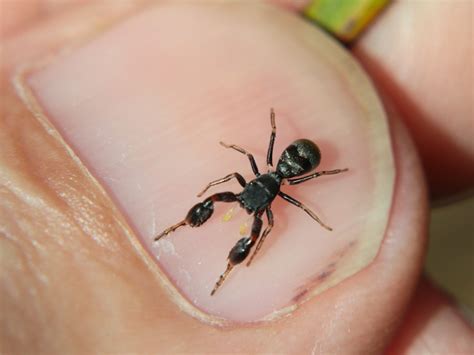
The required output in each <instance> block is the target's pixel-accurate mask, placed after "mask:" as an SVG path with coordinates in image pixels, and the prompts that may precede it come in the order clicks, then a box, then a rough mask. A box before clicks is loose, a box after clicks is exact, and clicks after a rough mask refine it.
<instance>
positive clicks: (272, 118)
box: [267, 108, 276, 171]
mask: <svg viewBox="0 0 474 355" xmlns="http://www.w3.org/2000/svg"><path fill="white" fill-rule="evenodd" d="M270 123H271V125H272V133H271V135H270V143H269V144H268V151H267V166H268V170H269V171H270V170H271V168H273V145H274V144H275V136H276V125H275V111H273V108H271V109H270Z"/></svg>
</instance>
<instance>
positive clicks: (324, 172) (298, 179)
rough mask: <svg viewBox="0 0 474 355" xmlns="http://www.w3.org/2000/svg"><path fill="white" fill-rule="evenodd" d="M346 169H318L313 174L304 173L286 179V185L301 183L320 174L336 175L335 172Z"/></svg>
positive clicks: (341, 171)
mask: <svg viewBox="0 0 474 355" xmlns="http://www.w3.org/2000/svg"><path fill="white" fill-rule="evenodd" d="M348 170H349V169H347V168H346V169H336V170H325V171H318V172H316V173H314V174H311V175H306V176H302V177H299V178H295V179H287V181H288V185H296V184H301V183H302V182H305V181H308V180H311V179H314V178H317V177H319V176H322V175H336V174H339V173H343V172H346V171H348Z"/></svg>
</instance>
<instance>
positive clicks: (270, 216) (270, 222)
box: [247, 207, 273, 266]
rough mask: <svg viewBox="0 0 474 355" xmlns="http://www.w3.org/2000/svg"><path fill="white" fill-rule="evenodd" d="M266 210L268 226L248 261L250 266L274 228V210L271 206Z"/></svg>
mask: <svg viewBox="0 0 474 355" xmlns="http://www.w3.org/2000/svg"><path fill="white" fill-rule="evenodd" d="M265 212H266V213H267V220H268V226H267V228H265V229H264V230H263V233H262V236H261V237H260V239H259V240H258V243H257V246H256V247H255V250H254V252H253V254H252V256H251V257H250V260H249V261H248V262H247V266H250V264H251V263H252V260H253V259H254V258H255V255H257V253H258V251H259V250H260V248H261V247H262V244H263V242H264V241H265V238H266V237H267V235H268V234H269V233H270V231H271V230H272V228H273V212H272V210H271V208H270V207H267V208H266V210H265Z"/></svg>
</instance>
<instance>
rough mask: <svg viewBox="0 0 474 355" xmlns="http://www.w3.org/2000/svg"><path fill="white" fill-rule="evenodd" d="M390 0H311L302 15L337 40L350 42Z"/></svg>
mask: <svg viewBox="0 0 474 355" xmlns="http://www.w3.org/2000/svg"><path fill="white" fill-rule="evenodd" d="M389 2H390V0H313V1H311V3H310V4H309V5H308V6H307V7H306V9H305V10H304V11H303V13H304V15H305V16H306V17H307V18H309V19H310V20H312V21H314V22H316V23H317V24H319V25H320V26H321V27H323V28H325V29H326V30H327V31H329V32H330V33H331V34H333V35H334V36H335V37H337V38H338V39H339V40H341V41H342V42H345V43H350V42H352V41H353V40H354V39H355V38H356V37H357V36H358V35H359V34H360V33H361V32H362V31H363V30H364V29H365V28H366V27H367V26H368V25H369V24H370V23H371V22H372V20H373V19H374V18H375V16H376V15H377V14H378V13H379V12H380V11H381V10H382V9H383V8H384V7H385V6H386V5H387V4H388V3H389Z"/></svg>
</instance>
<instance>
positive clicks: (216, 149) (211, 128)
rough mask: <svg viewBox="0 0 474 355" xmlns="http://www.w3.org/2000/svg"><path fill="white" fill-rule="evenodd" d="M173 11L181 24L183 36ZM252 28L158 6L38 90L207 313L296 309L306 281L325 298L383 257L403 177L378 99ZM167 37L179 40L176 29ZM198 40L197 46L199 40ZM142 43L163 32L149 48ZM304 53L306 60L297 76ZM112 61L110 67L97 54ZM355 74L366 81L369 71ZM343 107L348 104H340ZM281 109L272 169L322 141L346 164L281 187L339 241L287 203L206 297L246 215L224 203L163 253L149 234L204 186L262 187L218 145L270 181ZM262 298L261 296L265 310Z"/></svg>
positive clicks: (330, 159) (334, 159)
mask: <svg viewBox="0 0 474 355" xmlns="http://www.w3.org/2000/svg"><path fill="white" fill-rule="evenodd" d="M275 16H281V15H280V14H279V13H277V14H276V15H275ZM178 17H180V18H181V19H183V17H184V19H185V21H184V23H185V25H184V26H181V27H180V28H179V30H178V31H175V30H173V29H174V24H175V20H176V19H177V18H178ZM243 26H244V27H243V28H242V30H241V31H239V32H238V34H237V33H236V32H235V29H234V28H235V24H234V23H231V22H230V21H229V22H228V24H226V23H225V19H224V20H223V19H222V16H221V14H220V13H219V12H218V11H215V10H213V11H207V10H206V11H200V8H199V7H194V6H189V7H182V8H180V7H170V8H159V11H148V12H146V13H144V14H142V15H140V16H137V17H135V18H133V19H131V20H129V21H128V22H126V23H124V24H122V25H120V26H119V27H117V28H115V29H113V30H112V31H110V32H108V33H106V34H104V35H103V36H100V37H99V38H97V39H96V40H94V41H92V42H90V43H88V44H87V45H85V46H83V47H82V48H80V49H78V50H76V51H74V53H73V55H70V56H65V57H64V58H60V59H58V60H57V61H55V62H54V64H51V65H48V66H47V67H46V68H45V69H42V70H40V71H38V72H36V73H35V74H33V75H32V76H31V77H30V79H29V83H30V84H31V86H32V88H33V89H34V91H35V92H36V93H37V96H38V98H39V101H40V102H41V104H42V105H43V106H44V108H45V110H46V112H47V115H48V116H49V117H50V119H51V120H52V122H53V123H54V125H55V126H56V127H57V128H58V129H59V130H60V132H61V133H62V134H63V137H64V138H65V139H66V141H68V142H69V144H70V145H71V146H72V147H73V148H74V150H75V152H76V153H77V154H78V155H79V157H80V158H81V159H82V161H84V163H85V164H86V165H87V166H88V168H89V169H90V171H91V172H92V173H93V174H94V175H95V176H96V177H97V178H98V179H99V181H100V182H101V183H102V184H103V185H104V187H105V188H106V189H107V190H108V191H109V192H110V193H111V194H112V196H113V198H114V199H115V201H116V202H117V204H118V205H119V206H120V208H121V209H122V211H123V212H124V213H125V214H126V217H127V219H128V221H129V222H130V223H131V225H132V226H133V227H134V229H135V231H136V232H137V233H138V234H139V235H140V237H141V239H142V241H143V242H144V244H145V245H146V247H147V249H148V250H149V251H150V252H151V253H152V254H153V255H154V256H155V257H156V259H157V260H158V262H159V263H160V265H161V267H162V268H163V270H164V271H165V273H166V274H167V275H168V277H169V278H170V279H171V281H172V282H173V283H174V284H175V285H176V286H177V288H178V289H179V290H180V292H181V293H182V294H183V295H184V296H185V297H186V298H187V299H188V300H189V301H190V302H191V303H192V304H193V305H194V306H196V307H197V308H199V309H201V310H203V311H204V312H207V313H210V314H212V315H215V316H219V317H223V318H226V319H230V320H236V321H255V320H258V319H261V318H263V317H265V316H268V315H270V314H271V313H272V312H273V311H275V310H279V309H281V308H284V307H285V306H288V305H291V304H293V303H294V298H296V299H297V300H298V301H299V300H301V299H302V298H303V297H302V295H301V293H302V292H303V293H304V294H306V293H307V292H308V288H309V287H314V286H319V287H320V288H321V289H323V288H327V287H328V286H329V285H331V284H334V283H336V282H338V281H340V280H341V279H343V278H344V277H347V276H349V275H351V274H353V273H354V272H356V271H357V270H358V269H360V267H363V266H365V264H366V263H367V262H369V261H370V260H371V259H372V258H373V256H374V255H375V252H376V250H377V242H376V241H377V240H378V241H380V240H381V235H382V234H381V233H383V230H384V225H385V223H386V219H387V213H388V208H389V206H390V204H389V201H390V196H391V194H392V187H391V186H392V184H393V173H391V170H392V169H393V167H392V166H391V164H390V162H391V157H390V147H389V143H388V137H387V133H388V132H387V130H386V128H384V124H383V121H382V123H380V121H381V120H383V117H382V115H383V114H382V111H381V110H380V109H379V108H378V106H377V105H378V103H377V101H376V100H373V99H372V101H370V100H371V98H369V101H368V102H369V104H370V105H371V109H372V110H375V111H377V110H379V111H378V112H376V113H375V115H374V114H371V113H369V112H367V111H366V109H365V108H364V106H363V105H364V104H365V103H364V101H363V100H364V98H363V97H362V96H358V93H357V89H359V88H360V86H356V87H353V86H350V85H349V86H348V85H347V83H346V82H345V81H346V80H345V79H343V77H342V75H343V74H339V73H338V70H339V67H338V66H337V65H336V64H337V63H336V64H335V65H332V66H329V65H327V64H328V63H327V61H326V58H325V57H324V56H321V55H320V56H315V57H314V58H307V57H305V56H304V55H303V51H305V50H306V47H304V46H302V45H301V44H300V43H298V42H293V40H291V39H289V40H284V39H283V40H282V41H280V42H278V43H275V44H274V45H268V46H265V47H262V46H261V45H260V44H259V43H271V40H270V37H269V36H274V35H275V33H270V32H268V31H267V30H262V29H261V28H260V27H248V25H247V24H245V20H244V23H243ZM217 29H218V31H217ZM305 30H306V28H305ZM171 31H173V37H169V36H168V35H167V34H168V33H170V32H171ZM274 31H278V29H275V30H274ZM309 31H313V30H312V29H309ZM191 32H192V33H193V36H195V35H197V36H199V38H200V41H199V42H193V41H190V37H189V36H190V33H191ZM216 32H218V35H217V34H216ZM146 33H153V34H154V35H153V36H154V40H153V42H152V43H150V42H149V40H148V37H147V36H146ZM276 33H277V34H278V35H279V36H280V35H283V34H284V32H283V31H281V32H276ZM315 35H316V34H315ZM291 46H292V47H293V49H292V51H288V50H287V48H288V47H291ZM331 46H332V44H331V45H327V47H329V48H330V49H332V50H336V49H337V48H335V47H331ZM327 47H325V48H327ZM203 48H206V49H205V50H203ZM333 48H334V49H333ZM125 53H140V55H136V54H133V55H126V54H125ZM249 53H251V54H252V55H251V57H249V55H248V54H249ZM295 55H297V56H299V57H301V58H306V59H303V60H301V61H300V62H299V63H298V66H293V67H288V65H287V63H289V62H292V61H294V59H293V58H294V56H295ZM110 56H112V57H113V58H114V60H113V61H112V62H110V61H108V60H107V61H103V60H102V59H101V58H108V57H110ZM235 68H239V70H238V75H234V74H233V73H237V71H235ZM85 72H86V73H88V75H84V74H83V73H85ZM131 73H133V75H131ZM308 73H311V75H309V76H308ZM340 75H341V76H340ZM315 77H317V78H318V80H313V79H312V78H315ZM353 80H359V81H362V79H360V74H359V76H354V77H353ZM125 82H126V85H123V83H125ZM361 85H362V84H361ZM344 86H346V87H344ZM309 93H311V94H309ZM336 98H337V99H336ZM334 100H337V101H339V102H341V103H344V104H339V105H336V106H335V105H334ZM216 103H217V104H216ZM271 106H274V107H275V110H276V118H277V122H276V124H277V140H276V146H275V157H274V160H275V164H276V162H277V160H278V157H279V154H280V152H281V151H282V150H283V149H284V148H285V147H286V146H287V145H288V144H290V143H291V142H292V141H293V140H295V139H297V138H303V137H304V138H310V139H312V140H314V141H316V142H317V143H318V144H319V146H320V149H321V151H322V164H321V165H320V166H319V167H318V170H331V169H336V168H346V167H347V168H349V169H350V172H348V173H344V174H340V175H337V176H327V177H320V178H318V179H317V180H313V181H311V182H307V183H305V184H303V185H299V186H297V187H284V188H283V190H284V191H287V192H288V193H290V194H291V195H292V196H294V197H295V198H297V199H298V200H301V201H303V202H304V203H306V204H307V205H308V206H309V207H311V208H312V209H313V210H315V211H316V212H317V214H318V215H319V216H320V218H321V219H322V220H323V221H325V222H326V224H328V225H330V226H332V227H333V228H334V231H333V232H329V231H327V230H325V229H323V228H322V227H321V226H320V225H318V224H317V223H316V222H315V221H313V220H312V219H310V217H309V216H308V215H306V214H305V213H304V211H302V210H300V209H298V208H296V207H294V206H291V205H289V204H287V203H286V202H283V201H282V200H281V199H279V198H278V199H277V200H276V201H275V203H274V205H273V211H274V215H275V228H274V229H273V231H272V233H271V234H270V235H269V237H268V239H267V242H266V243H265V244H264V247H263V249H262V250H261V253H260V254H259V255H258V257H257V258H256V259H255V260H254V263H253V265H252V266H251V267H250V268H246V267H245V266H244V264H242V266H240V267H236V268H235V269H234V271H233V272H232V274H231V275H230V277H229V278H228V280H227V281H226V282H225V284H224V285H223V287H222V288H221V289H220V290H219V291H218V293H217V294H216V295H215V296H214V297H211V296H210V291H211V290H212V288H213V287H214V284H215V282H216V281H217V278H218V276H219V275H220V273H222V272H223V271H224V269H225V267H226V257H227V254H228V252H229V250H230V249H231V247H232V246H233V245H234V244H235V242H236V241H237V240H238V239H240V236H239V225H240V224H242V223H243V222H244V221H245V220H246V219H247V218H246V217H245V216H244V215H245V213H242V214H241V218H235V219H234V221H233V222H230V223H222V215H223V213H224V212H225V211H226V210H228V209H229V208H230V206H228V205H227V206H219V205H217V206H216V210H217V211H216V213H215V215H214V216H213V217H212V219H211V220H209V221H208V222H207V223H206V224H205V225H203V226H202V227H200V228H197V229H191V228H189V227H183V228H181V229H179V230H177V231H176V232H175V233H173V234H172V235H169V236H167V237H165V238H163V239H162V240H161V241H160V242H159V243H154V242H153V238H154V236H156V235H157V234H158V233H159V232H161V231H162V230H163V229H165V228H167V227H168V226H170V225H172V224H175V223H177V222H178V221H180V220H182V219H183V218H184V216H185V215H186V213H187V211H188V210H189V209H190V208H191V206H193V205H194V204H195V203H196V202H197V201H198V200H197V199H196V197H195V196H196V194H197V193H198V192H199V191H201V189H202V188H203V187H204V186H205V185H206V184H207V183H208V182H209V181H211V180H215V179H217V178H220V177H223V176H225V175H227V174H229V173H231V172H234V171H238V172H241V173H242V174H243V175H244V176H245V178H246V179H247V181H250V180H251V179H253V178H254V176H253V174H252V173H251V170H250V166H249V163H248V160H247V158H246V157H245V156H244V155H242V154H240V153H238V152H235V151H232V150H226V149H225V148H223V147H221V146H220V145H218V141H219V140H223V141H225V142H227V143H235V144H238V145H241V146H242V147H245V148H246V149H248V150H249V151H251V152H253V153H254V154H255V157H256V159H257V161H258V162H259V166H260V170H261V171H262V172H266V165H265V160H264V156H265V155H266V149H267V146H268V140H269V136H270V128H271V127H270V120H269V108H270V107H271ZM374 130H375V131H376V132H378V133H377V138H378V139H379V142H378V145H377V146H376V145H375V144H374V139H375V136H373V132H374ZM377 155H378V156H380V159H376V158H375V156H377ZM216 162H218V163H216ZM380 185H383V188H380ZM229 189H230V190H232V191H236V192H238V191H239V190H241V187H240V186H239V185H238V184H237V183H236V182H232V183H227V184H225V185H220V186H216V187H215V188H213V189H211V190H210V191H209V192H208V193H207V195H209V194H211V193H213V192H217V191H228V190H229ZM376 210H378V211H377V212H375V211H376ZM380 211H382V212H380ZM383 211H385V212H383ZM251 222H252V221H250V224H251ZM247 234H248V233H247ZM367 240H370V241H371V242H373V243H372V245H371V246H370V250H367V247H365V248H364V247H363V245H365V243H367ZM348 265H352V266H348ZM354 265H357V266H356V267H355V268H354ZM348 268H350V269H351V270H347V269H348ZM335 271H338V272H336V273H335V275H332V274H333V273H334V272H335ZM259 298H261V299H264V300H265V302H255V300H256V299H259Z"/></svg>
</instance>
